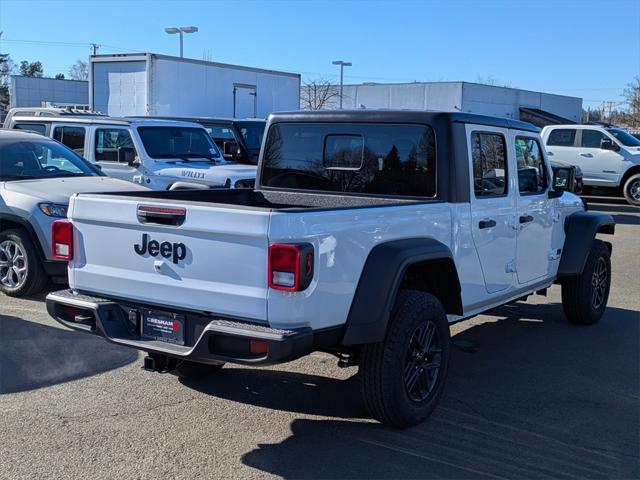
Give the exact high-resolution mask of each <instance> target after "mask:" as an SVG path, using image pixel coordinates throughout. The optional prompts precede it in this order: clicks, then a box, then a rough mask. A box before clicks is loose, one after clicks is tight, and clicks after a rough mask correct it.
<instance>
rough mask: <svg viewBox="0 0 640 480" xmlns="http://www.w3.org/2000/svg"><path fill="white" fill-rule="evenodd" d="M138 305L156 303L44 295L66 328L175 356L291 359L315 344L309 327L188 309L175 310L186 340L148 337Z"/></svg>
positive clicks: (217, 359)
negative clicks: (257, 348) (259, 347)
mask: <svg viewBox="0 0 640 480" xmlns="http://www.w3.org/2000/svg"><path fill="white" fill-rule="evenodd" d="M140 308H157V307H155V306H148V305H146V306H145V305H139V304H129V303H128V302H121V301H116V300H112V299H107V298H100V297H95V296H90V295H85V294H78V293H74V292H73V291H72V290H61V291H58V292H52V293H50V294H49V295H47V311H48V312H49V315H51V316H52V317H53V318H54V319H55V320H57V321H58V322H60V323H61V324H63V325H65V326H66V327H69V328H72V329H74V330H79V331H83V332H86V333H89V334H93V335H99V336H102V337H104V338H105V339H107V340H109V341H110V342H113V343H116V344H119V345H124V346H127V347H132V348H136V349H138V350H143V351H146V352H149V353H156V354H160V355H168V356H170V357H175V358H178V359H183V360H190V361H194V362H199V363H217V362H231V363H240V364H250V365H267V364H273V363H282V362H287V361H290V360H295V359H296V358H299V357H302V356H304V355H306V354H308V353H311V352H312V351H313V349H314V341H313V332H312V330H311V329H310V328H304V329H296V330H281V329H274V328H270V327H268V326H264V325H259V324H255V323H249V322H245V321H239V320H230V319H224V318H217V317H215V316H212V315H201V314H196V313H187V312H179V313H183V314H184V315H185V318H186V329H185V345H174V344H171V343H165V342H162V341H158V340H152V339H147V338H145V337H142V336H141V335H140V325H139V318H138V317H139V316H138V315H137V314H136V312H137V311H138V309H140ZM164 308H165V309H166V308H167V307H164ZM252 340H255V341H260V342H264V343H266V345H267V348H266V352H262V353H252V352H251V348H250V344H251V341H252ZM264 343H262V344H264Z"/></svg>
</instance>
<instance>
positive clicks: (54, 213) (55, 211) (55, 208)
mask: <svg viewBox="0 0 640 480" xmlns="http://www.w3.org/2000/svg"><path fill="white" fill-rule="evenodd" d="M38 206H39V207H40V210H41V211H42V213H44V214H45V215H46V216H48V217H59V218H67V208H68V207H69V206H68V205H60V204H58V203H41V204H39V205H38Z"/></svg>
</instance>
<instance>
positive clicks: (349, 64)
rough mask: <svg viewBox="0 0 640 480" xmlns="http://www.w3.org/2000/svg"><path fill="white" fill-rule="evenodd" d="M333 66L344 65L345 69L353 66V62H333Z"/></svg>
mask: <svg viewBox="0 0 640 480" xmlns="http://www.w3.org/2000/svg"><path fill="white" fill-rule="evenodd" d="M331 63H332V64H333V65H342V66H343V67H350V66H351V65H353V64H352V63H351V62H345V61H344V60H334V61H333V62H331Z"/></svg>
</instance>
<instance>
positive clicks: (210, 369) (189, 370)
mask: <svg viewBox="0 0 640 480" xmlns="http://www.w3.org/2000/svg"><path fill="white" fill-rule="evenodd" d="M223 366H224V363H217V364H214V365H210V364H205V363H196V362H190V361H188V360H180V361H178V364H177V365H176V369H175V370H174V371H173V372H172V373H174V374H175V375H177V376H178V377H180V378H186V379H196V378H203V377H208V376H209V375H213V374H214V373H216V372H218V371H219V370H220V369H221V368H222V367H223Z"/></svg>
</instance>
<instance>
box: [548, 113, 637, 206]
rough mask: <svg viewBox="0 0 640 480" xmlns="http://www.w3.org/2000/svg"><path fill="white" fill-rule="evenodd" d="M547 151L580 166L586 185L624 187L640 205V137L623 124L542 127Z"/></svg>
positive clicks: (626, 196) (633, 201)
mask: <svg viewBox="0 0 640 480" xmlns="http://www.w3.org/2000/svg"><path fill="white" fill-rule="evenodd" d="M541 135H542V140H543V141H544V143H545V145H546V149H547V154H548V155H549V157H551V159H553V160H562V161H565V162H568V163H571V164H572V165H576V166H578V167H580V169H581V170H582V172H583V174H584V185H585V186H587V187H589V186H594V187H622V191H623V193H624V196H625V198H626V199H627V202H629V203H630V204H632V205H640V140H638V139H637V138H635V137H634V136H633V135H631V134H629V133H628V132H626V131H624V130H622V129H619V128H607V127H603V126H600V125H552V126H548V127H544V129H543V130H542V133H541Z"/></svg>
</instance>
